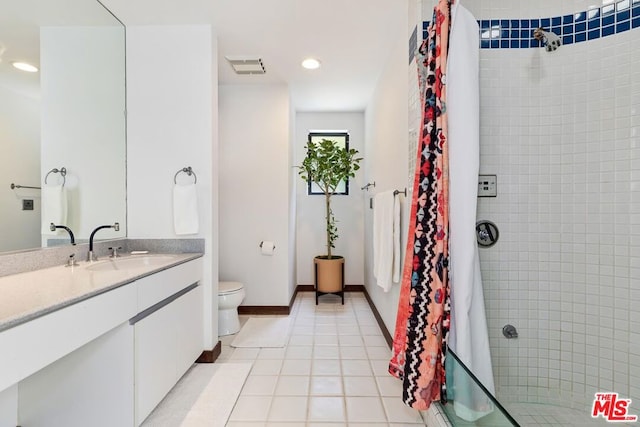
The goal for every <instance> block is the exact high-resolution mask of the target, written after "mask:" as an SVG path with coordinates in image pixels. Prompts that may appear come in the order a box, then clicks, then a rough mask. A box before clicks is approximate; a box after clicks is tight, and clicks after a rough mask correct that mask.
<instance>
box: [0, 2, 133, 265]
mask: <svg viewBox="0 0 640 427" xmlns="http://www.w3.org/2000/svg"><path fill="white" fill-rule="evenodd" d="M14 62H26V63H30V64H32V65H34V66H36V67H38V69H39V70H38V71H37V72H32V73H29V72H25V71H21V70H18V69H16V68H15V67H14V66H13V63H14ZM125 122H126V118H125V29H124V26H123V25H122V23H121V22H119V20H118V19H116V18H115V17H114V16H113V15H112V14H111V13H110V12H109V11H108V10H107V9H106V8H105V7H104V6H103V5H102V4H101V3H99V2H98V1H96V0H20V1H15V0H0V252H7V251H16V250H24V249H33V248H39V247H43V246H51V245H58V244H68V242H69V237H68V235H67V233H66V232H62V233H61V234H51V232H48V231H47V230H45V225H46V224H43V222H45V221H44V220H43V219H42V218H41V215H42V211H43V206H42V198H41V194H42V192H43V190H42V187H43V186H45V185H50V186H52V185H57V184H61V183H62V182H63V181H64V188H65V193H66V194H65V195H66V204H65V203H64V202H62V206H66V211H67V213H66V221H65V224H63V225H66V226H68V227H69V228H71V229H72V230H73V232H74V234H75V236H76V241H78V242H82V241H86V240H87V239H88V237H89V235H90V233H91V231H92V230H93V229H94V228H95V227H97V226H99V225H103V224H113V223H114V222H119V223H120V231H119V232H115V231H113V230H104V232H101V233H100V236H97V237H99V238H100V239H111V238H117V237H124V236H126V166H125V165H126V161H125V156H126V142H125V138H126V127H125V126H126V124H125ZM63 167H64V168H65V170H66V175H65V176H64V177H63V176H62V174H61V173H59V172H57V173H56V172H54V173H49V171H51V170H52V169H56V170H61V169H62V168H63ZM47 174H48V176H47ZM45 177H46V179H47V182H46V183H45ZM12 184H13V185H12ZM11 187H14V188H11ZM27 187H41V188H40V189H38V188H27ZM54 206H61V205H60V204H58V203H57V202H56V203H54ZM49 207H50V206H49ZM44 208H45V210H46V209H47V206H45V207H44ZM45 216H46V215H45Z"/></svg>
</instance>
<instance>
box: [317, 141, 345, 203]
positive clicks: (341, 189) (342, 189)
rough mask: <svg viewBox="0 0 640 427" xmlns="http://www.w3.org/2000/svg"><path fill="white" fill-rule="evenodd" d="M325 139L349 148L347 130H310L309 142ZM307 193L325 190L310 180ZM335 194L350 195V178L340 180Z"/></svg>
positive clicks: (318, 192) (321, 192)
mask: <svg viewBox="0 0 640 427" xmlns="http://www.w3.org/2000/svg"><path fill="white" fill-rule="evenodd" d="M323 139H330V140H332V141H335V142H336V144H337V145H339V146H341V147H344V149H345V150H348V149H349V134H348V133H347V132H344V131H342V132H335V131H334V132H322V131H318V132H309V136H308V141H309V142H314V143H317V142H320V141H322V140H323ZM307 194H309V195H317V194H322V195H324V192H323V191H322V190H321V189H320V187H318V185H317V184H315V183H313V182H311V181H308V182H307ZM333 194H338V195H344V196H348V195H349V178H347V179H346V180H344V181H342V182H340V184H338V187H337V188H336V191H335V193H333Z"/></svg>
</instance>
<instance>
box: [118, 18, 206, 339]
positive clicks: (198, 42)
mask: <svg viewBox="0 0 640 427" xmlns="http://www.w3.org/2000/svg"><path fill="white" fill-rule="evenodd" d="M216 51H217V42H216V38H215V36H214V35H213V33H212V30H211V27H209V26H204V25H202V26H130V27H127V86H128V91H127V104H128V129H127V138H128V143H127V187H128V198H127V203H128V216H129V218H128V219H129V228H128V237H129V238H177V237H194V238H204V239H205V257H204V280H203V285H204V298H205V307H204V316H205V346H206V348H207V349H211V348H213V346H214V345H215V343H216V342H217V336H218V304H217V293H218V247H217V244H218V243H217V242H218V222H217V218H218V212H217V209H218V180H217V174H216V173H215V171H217V170H218V160H217V158H218V139H217V133H216V131H215V130H216V129H217V116H218V111H217V109H218V107H217V64H216V58H217V56H216ZM186 166H191V167H192V168H193V170H194V172H195V173H196V175H197V177H198V183H197V189H198V213H199V217H200V231H199V233H198V234H196V235H191V236H176V234H175V233H174V230H173V210H172V209H173V208H172V188H173V185H174V183H173V178H174V174H175V173H176V172H177V171H178V170H180V169H181V168H183V167H186ZM191 178H192V177H191ZM191 178H190V177H188V176H187V175H186V174H180V176H179V177H178V179H180V180H185V179H191Z"/></svg>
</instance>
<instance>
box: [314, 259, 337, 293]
mask: <svg viewBox="0 0 640 427" xmlns="http://www.w3.org/2000/svg"><path fill="white" fill-rule="evenodd" d="M313 262H314V267H315V290H316V305H318V297H319V296H321V295H326V294H333V295H338V296H340V298H341V300H342V305H344V257H341V256H333V257H332V258H331V259H327V257H326V256H317V257H315V258H314V261H313Z"/></svg>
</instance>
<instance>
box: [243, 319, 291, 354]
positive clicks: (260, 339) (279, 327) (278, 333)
mask: <svg viewBox="0 0 640 427" xmlns="http://www.w3.org/2000/svg"><path fill="white" fill-rule="evenodd" d="M288 337H289V318H288V317H250V318H249V320H247V323H245V324H244V326H243V327H242V329H240V332H238V335H236V337H235V339H234V340H233V342H232V343H231V347H284V346H285V344H286V343H287V338H288Z"/></svg>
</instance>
